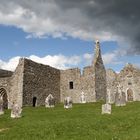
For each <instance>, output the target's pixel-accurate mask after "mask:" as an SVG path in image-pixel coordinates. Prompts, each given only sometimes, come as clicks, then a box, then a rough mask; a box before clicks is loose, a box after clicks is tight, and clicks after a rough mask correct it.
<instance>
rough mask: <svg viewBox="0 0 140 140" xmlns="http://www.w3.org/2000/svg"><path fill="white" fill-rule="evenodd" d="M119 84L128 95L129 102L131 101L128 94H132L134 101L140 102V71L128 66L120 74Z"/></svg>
mask: <svg viewBox="0 0 140 140" xmlns="http://www.w3.org/2000/svg"><path fill="white" fill-rule="evenodd" d="M118 82H119V84H120V85H121V86H122V87H123V91H124V92H125V93H126V100H127V101H129V99H128V98H129V95H128V94H131V96H132V98H133V101H140V69H138V68H135V67H134V66H133V65H131V64H127V65H126V66H125V67H124V69H123V70H121V72H120V73H119V75H118ZM128 90H129V91H130V92H129V91H128Z"/></svg>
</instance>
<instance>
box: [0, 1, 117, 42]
mask: <svg viewBox="0 0 140 140" xmlns="http://www.w3.org/2000/svg"><path fill="white" fill-rule="evenodd" d="M3 3H4V2H3ZM3 3H1V4H0V6H1V7H3ZM27 3H28V4H27ZM36 5H38V8H36ZM36 5H34V1H30V3H29V2H28V1H27V0H25V1H24V2H23V3H22V2H18V1H16V0H14V1H13V2H9V3H8V2H7V3H6V6H7V8H9V11H8V12H5V9H2V10H0V24H3V25H10V26H15V27H18V28H21V29H23V31H25V32H27V33H29V35H27V36H26V37H25V38H26V39H29V38H46V37H48V36H52V37H54V38H62V39H66V37H67V36H71V37H73V38H80V39H83V40H95V39H100V40H104V41H105V40H113V38H114V36H113V35H112V34H111V33H110V32H106V31H104V30H103V29H102V30H100V31H98V30H97V29H96V26H95V27H94V26H93V27H92V26H91V25H88V24H89V21H88V19H86V17H85V16H83V14H82V13H81V12H80V11H79V10H78V9H71V10H66V12H63V11H62V9H60V7H59V6H58V5H56V3H55V2H54V1H47V2H45V1H44V2H38V1H36ZM71 15H72V16H73V19H71V18H72V17H71ZM70 17H71V18H70ZM77 17H78V18H77ZM75 21H77V23H75ZM80 24H83V25H82V26H84V28H82V27H81V26H79V25H80ZM95 24H96V23H95ZM86 26H87V27H86ZM88 26H91V27H92V30H91V29H90V27H88ZM85 27H86V28H85ZM88 28H89V29H88Z"/></svg>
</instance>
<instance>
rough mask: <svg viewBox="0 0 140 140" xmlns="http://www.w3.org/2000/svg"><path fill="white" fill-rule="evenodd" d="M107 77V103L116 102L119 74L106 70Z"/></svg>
mask: <svg viewBox="0 0 140 140" xmlns="http://www.w3.org/2000/svg"><path fill="white" fill-rule="evenodd" d="M106 79H107V97H106V101H107V103H111V104H112V103H114V102H115V95H116V92H117V84H118V82H117V74H116V73H115V72H114V71H113V70H112V69H108V70H106Z"/></svg>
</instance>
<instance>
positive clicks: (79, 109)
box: [0, 102, 140, 140]
mask: <svg viewBox="0 0 140 140" xmlns="http://www.w3.org/2000/svg"><path fill="white" fill-rule="evenodd" d="M0 140H140V102H133V103H128V104H127V106H125V107H115V106H113V108H112V114H111V115H101V103H89V104H74V106H73V108H72V109H69V110H66V109H64V108H63V105H62V104H59V105H57V106H56V107H55V108H53V109H46V108H45V107H36V108H33V107H25V108H23V117H22V118H20V119H11V118H10V110H6V113H5V114H4V115H2V116H0Z"/></svg>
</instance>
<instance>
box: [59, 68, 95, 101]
mask: <svg viewBox="0 0 140 140" xmlns="http://www.w3.org/2000/svg"><path fill="white" fill-rule="evenodd" d="M91 71H92V68H91V67H86V68H84V71H83V75H81V72H80V69H78V68H75V69H68V70H62V71H61V78H60V82H61V84H60V85H61V86H60V91H61V102H63V101H64V98H65V97H67V96H70V97H72V100H73V102H74V103H80V97H81V92H84V94H85V97H86V101H87V102H94V101H95V92H94V89H95V88H94V74H93V73H92V75H91ZM70 82H73V89H70V85H69V84H70Z"/></svg>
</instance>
